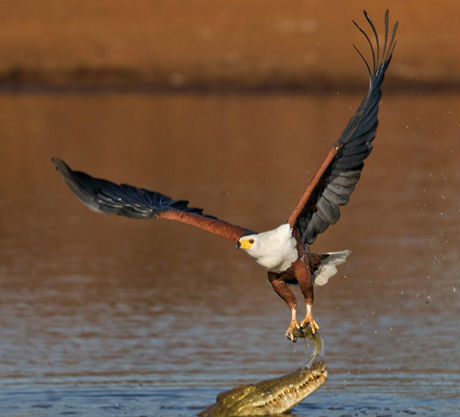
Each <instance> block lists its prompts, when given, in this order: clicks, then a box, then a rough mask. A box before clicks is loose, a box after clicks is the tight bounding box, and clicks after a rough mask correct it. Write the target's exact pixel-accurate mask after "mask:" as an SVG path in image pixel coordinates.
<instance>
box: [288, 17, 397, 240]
mask: <svg viewBox="0 0 460 417" xmlns="http://www.w3.org/2000/svg"><path fill="white" fill-rule="evenodd" d="M364 16H365V18H366V20H367V22H368V23H369V25H370V27H371V29H372V32H373V34H374V37H375V44H376V47H375V48H374V47H373V45H372V42H371V40H370V39H369V37H368V35H367V34H366V33H365V32H364V30H363V29H362V28H361V27H360V26H359V25H358V24H357V23H356V22H353V23H355V25H356V26H357V27H358V29H359V30H360V31H361V33H363V35H364V36H365V38H366V40H367V42H368V43H369V46H370V49H371V55H372V62H371V65H372V68H371V66H370V64H369V63H368V62H367V61H366V59H365V58H364V57H363V55H362V54H361V52H360V51H359V50H358V49H357V48H356V47H355V49H356V50H357V51H358V53H359V55H360V57H361V58H362V59H363V61H364V63H365V65H366V68H367V70H368V72H369V79H370V82H369V90H368V92H367V94H366V96H365V97H364V99H363V100H362V102H361V103H360V105H359V107H358V109H357V111H356V112H355V114H354V115H353V117H352V118H351V120H350V121H349V122H348V124H347V126H346V127H345V130H344V131H343V133H342V135H341V136H340V138H339V139H338V140H337V141H336V142H335V143H334V146H333V148H332V149H331V151H330V152H329V154H328V158H326V161H325V162H323V164H322V165H321V167H320V169H319V171H318V173H317V175H315V177H314V179H313V180H312V182H311V183H310V185H309V186H308V187H307V190H306V191H305V193H304V195H303V196H302V198H301V200H300V201H299V203H298V205H297V206H296V208H295V210H294V211H293V213H292V214H291V216H290V217H289V223H290V224H291V226H295V227H298V228H299V230H300V233H301V236H302V242H303V243H304V244H311V243H313V242H314V241H315V239H316V237H317V235H318V234H319V233H322V232H324V231H325V230H326V229H327V228H328V227H329V225H331V224H334V223H335V222H336V221H337V220H338V219H339V217H340V211H339V206H343V205H345V204H346V203H347V202H348V200H349V198H350V194H351V192H352V191H353V190H354V188H355V185H356V183H357V182H358V180H359V177H360V175H361V170H362V168H363V166H364V160H365V159H366V158H367V157H368V155H369V154H370V152H371V151H372V140H373V139H374V138H375V134H376V129H377V124H378V119H377V113H378V108H379V101H380V97H381V90H380V87H381V84H382V82H383V79H384V76H385V71H386V69H387V68H388V65H389V63H390V61H391V56H392V53H393V50H394V47H395V35H396V30H397V27H398V22H396V23H395V25H394V27H393V33H392V36H391V39H390V42H388V10H387V11H386V13H385V43H384V47H383V50H382V53H380V45H379V39H378V36H377V32H376V30H375V26H374V24H373V23H372V21H371V20H370V18H369V16H368V15H367V13H366V12H364ZM353 46H354V45H353Z"/></svg>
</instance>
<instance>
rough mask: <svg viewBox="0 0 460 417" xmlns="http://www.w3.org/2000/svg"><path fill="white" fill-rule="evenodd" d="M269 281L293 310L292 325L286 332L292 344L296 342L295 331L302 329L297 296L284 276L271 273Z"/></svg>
mask: <svg viewBox="0 0 460 417" xmlns="http://www.w3.org/2000/svg"><path fill="white" fill-rule="evenodd" d="M268 281H269V282H270V284H271V286H272V288H273V290H274V291H275V292H276V293H277V294H278V295H279V296H280V297H281V298H282V299H283V300H284V301H285V302H286V304H287V305H288V307H289V309H290V310H291V323H290V324H289V327H288V329H287V330H286V337H287V338H288V339H289V340H290V341H291V342H295V341H296V337H295V336H294V330H296V329H300V324H299V322H298V321H297V300H296V298H295V295H294V293H293V292H292V291H291V290H290V289H289V287H288V285H287V284H286V282H285V281H284V280H283V278H282V275H279V274H275V273H273V272H269V273H268Z"/></svg>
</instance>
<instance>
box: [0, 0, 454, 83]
mask: <svg viewBox="0 0 460 417" xmlns="http://www.w3.org/2000/svg"><path fill="white" fill-rule="evenodd" d="M387 7H388V8H389V9H390V11H391V18H392V19H398V20H399V21H400V31H399V36H398V46H397V54H396V56H395V59H394V61H393V63H392V68H391V74H389V77H388V78H389V82H388V83H387V85H386V86H385V88H386V89H388V88H390V89H391V88H395V89H397V90H401V89H411V88H412V89H417V88H426V87H429V88H431V89H438V88H442V89H455V88H456V86H457V84H458V74H459V66H458V52H459V42H458V39H459V37H458V32H459V2H458V1H456V0H436V1H435V0H429V1H396V0H391V1H386V2H377V1H372V2H369V1H363V0H354V1H346V2H344V1H323V2H317V1H309V0H302V1H292V0H290V1H279V0H251V1H248V0H232V1H225V0H212V1H209V0H193V1H190V0H156V1H146V0H145V1H143V0H138V1H122V0H98V1H97V2H93V1H88V0H79V1H75V0H68V1H62V0H48V1H41V0H40V1H39V0H32V1H27V2H18V1H16V0H2V2H1V5H0V80H1V81H2V83H3V84H4V85H5V84H6V85H11V84H12V83H23V82H29V83H41V84H43V83H45V84H54V85H56V84H58V85H59V84H61V85H62V84H69V83H71V84H85V83H90V84H94V83H102V84H106V85H113V84H115V85H132V84H140V85H143V86H151V87H161V88H170V87H172V88H181V87H182V88H187V87H196V88H216V87H219V88H222V87H224V88H238V89H241V88H254V87H262V88H265V87H295V88H310V89H322V88H325V89H335V88H338V89H340V90H341V91H342V90H343V91H346V90H352V89H354V88H355V87H356V86H360V87H362V81H363V67H362V64H361V63H360V62H359V59H357V57H356V55H355V53H354V51H353V49H352V46H351V44H352V42H357V43H358V44H360V45H361V46H362V49H365V44H364V43H363V42H362V41H363V39H362V37H361V35H359V33H358V32H357V30H356V29H355V28H354V27H353V25H352V23H351V20H352V19H356V20H358V22H361V23H364V18H363V16H362V14H361V11H362V9H364V8H366V9H367V10H368V12H369V13H370V15H371V17H373V19H374V21H375V22H376V25H377V27H378V29H379V31H380V32H381V30H382V27H383V13H384V10H385V9H386V8H387Z"/></svg>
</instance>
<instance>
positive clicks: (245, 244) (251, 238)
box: [236, 235, 257, 250]
mask: <svg viewBox="0 0 460 417" xmlns="http://www.w3.org/2000/svg"><path fill="white" fill-rule="evenodd" d="M256 240H257V236H256V235H246V236H242V237H240V239H239V240H238V242H236V248H237V249H246V250H249V249H251V248H252V247H253V246H254V245H255V244H256Z"/></svg>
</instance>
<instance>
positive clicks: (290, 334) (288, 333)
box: [286, 319, 300, 342]
mask: <svg viewBox="0 0 460 417" xmlns="http://www.w3.org/2000/svg"><path fill="white" fill-rule="evenodd" d="M295 330H300V324H299V322H298V321H297V319H294V320H291V323H290V324H289V327H288V329H287V330H286V337H287V338H288V339H289V340H290V341H291V342H295V341H296V340H297V338H296V337H295V335H294V332H295Z"/></svg>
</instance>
